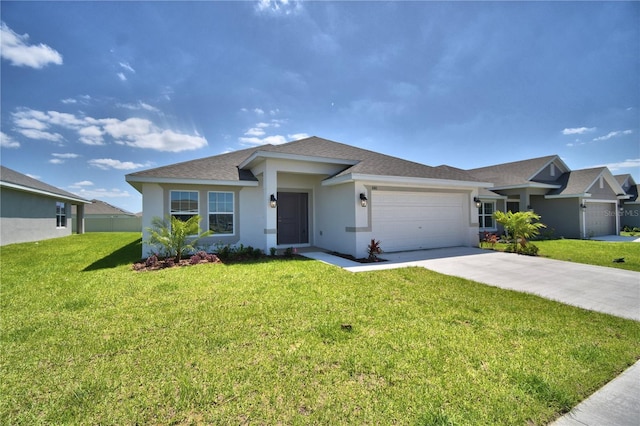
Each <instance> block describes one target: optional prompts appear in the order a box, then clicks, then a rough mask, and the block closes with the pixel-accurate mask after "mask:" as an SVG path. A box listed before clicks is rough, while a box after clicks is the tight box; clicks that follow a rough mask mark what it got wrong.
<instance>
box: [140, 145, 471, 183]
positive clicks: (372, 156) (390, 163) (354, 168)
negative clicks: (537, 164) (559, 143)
mask: <svg viewBox="0 0 640 426" xmlns="http://www.w3.org/2000/svg"><path fill="white" fill-rule="evenodd" d="M278 154H280V155H283V156H289V158H298V159H301V160H304V159H314V160H315V161H321V160H322V159H326V160H327V161H328V162H332V163H336V162H337V163H342V162H344V169H342V170H341V171H340V172H338V173H337V174H335V175H334V176H329V177H328V178H335V177H341V176H348V175H349V174H362V175H376V176H397V177H413V178H430V179H442V180H457V181H467V182H479V181H480V180H479V179H477V178H476V177H474V176H473V175H471V174H470V173H468V172H467V171H465V170H461V169H457V168H455V167H450V166H438V167H431V166H426V165H424V164H420V163H415V162H412V161H408V160H403V159H401V158H397V157H392V156H389V155H384V154H380V153H377V152H373V151H369V150H365V149H361V148H356V147H354V146H350V145H346V144H342V143H339V142H334V141H330V140H327V139H323V138H319V137H315V136H313V137H309V138H306V139H301V140H298V141H294V142H289V143H286V144H282V145H262V146H258V147H255V148H249V149H245V150H241V151H235V152H231V153H227V154H222V155H216V156H213V157H207V158H202V159H199V160H192V161H187V162H184V163H178V164H173V165H169V166H164V167H158V168H155V169H149V170H144V171H141V172H136V173H131V174H128V175H127V181H129V182H130V183H132V182H140V181H143V180H148V179H150V178H156V179H176V180H193V181H197V180H206V181H226V182H234V181H235V182H240V181H257V179H256V177H255V176H254V175H253V173H251V171H250V170H248V169H240V168H239V166H241V165H243V163H245V162H250V160H251V158H252V156H253V157H255V158H259V157H261V156H264V157H266V156H273V155H278ZM141 178H142V179H141Z"/></svg>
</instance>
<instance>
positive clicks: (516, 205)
mask: <svg viewBox="0 0 640 426" xmlns="http://www.w3.org/2000/svg"><path fill="white" fill-rule="evenodd" d="M507 211H508V212H511V213H518V212H519V211H520V201H507Z"/></svg>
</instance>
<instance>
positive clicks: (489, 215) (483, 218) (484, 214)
mask: <svg viewBox="0 0 640 426" xmlns="http://www.w3.org/2000/svg"><path fill="white" fill-rule="evenodd" d="M495 210H496V203H495V202H489V203H482V206H480V208H479V209H478V219H479V220H480V228H485V229H495V224H494V219H493V212H494V211H495Z"/></svg>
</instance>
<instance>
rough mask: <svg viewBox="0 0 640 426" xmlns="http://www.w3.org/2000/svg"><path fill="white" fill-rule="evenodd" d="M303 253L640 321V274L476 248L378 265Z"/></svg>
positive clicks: (415, 254)
mask: <svg viewBox="0 0 640 426" xmlns="http://www.w3.org/2000/svg"><path fill="white" fill-rule="evenodd" d="M304 255H305V256H307V257H311V258H313V259H317V260H320V261H323V262H326V263H330V264H333V265H336V266H340V267H342V268H344V269H346V270H348V271H351V272H366V271H375V270H382V269H393V268H400V267H407V266H418V267H423V268H427V269H430V270H432V271H436V272H440V273H442V274H447V275H453V276H457V277H462V278H466V279H469V280H473V281H478V282H481V283H484V284H489V285H492V286H496V287H500V288H505V289H510V290H517V291H522V292H526V293H533V294H537V295H539V296H542V297H545V298H547V299H552V300H556V301H559V302H562V303H566V304H569V305H573V306H578V307H581V308H585V309H589V310H593V311H598V312H604V313H607V314H612V315H616V316H620V317H624V318H631V319H634V320H637V321H640V272H633V271H626V270H622V269H616V268H606V267H602V266H592V265H584V264H581V263H573V262H564V261H560V260H552V259H546V258H542V257H531V256H521V255H516V254H512V253H502V252H497V251H491V250H481V249H478V248H473V247H453V248H444V249H434V250H422V251H412V252H404V253H384V255H383V257H384V258H385V259H387V261H386V262H380V263H375V264H361V263H357V262H351V261H348V260H345V259H342V258H339V257H336V256H332V255H330V254H327V253H319V252H317V253H305V254H304Z"/></svg>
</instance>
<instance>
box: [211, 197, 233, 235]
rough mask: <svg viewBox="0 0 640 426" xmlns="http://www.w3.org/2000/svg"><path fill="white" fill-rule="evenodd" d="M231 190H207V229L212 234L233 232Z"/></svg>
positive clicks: (229, 233)
mask: <svg viewBox="0 0 640 426" xmlns="http://www.w3.org/2000/svg"><path fill="white" fill-rule="evenodd" d="M234 206H235V204H234V194H233V192H222V191H215V192H213V191H212V192H209V230H210V231H213V233H214V234H217V235H220V234H223V235H233V234H234V233H235V220H234V216H235V215H234V213H235V212H234V210H235V207H234Z"/></svg>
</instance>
